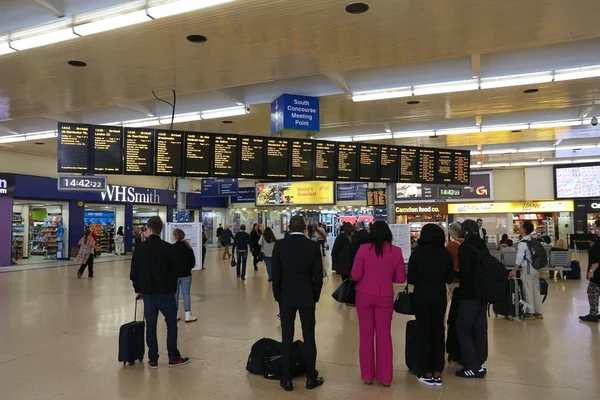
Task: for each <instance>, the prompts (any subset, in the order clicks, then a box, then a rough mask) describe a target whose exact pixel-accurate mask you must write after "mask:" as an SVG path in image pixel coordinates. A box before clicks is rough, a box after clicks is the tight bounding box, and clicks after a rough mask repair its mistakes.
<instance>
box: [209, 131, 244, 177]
mask: <svg viewBox="0 0 600 400" xmlns="http://www.w3.org/2000/svg"><path fill="white" fill-rule="evenodd" d="M238 137H239V136H237V135H220V134H215V138H214V146H213V160H214V161H213V176H214V177H216V178H237V177H238V150H239V144H238Z"/></svg>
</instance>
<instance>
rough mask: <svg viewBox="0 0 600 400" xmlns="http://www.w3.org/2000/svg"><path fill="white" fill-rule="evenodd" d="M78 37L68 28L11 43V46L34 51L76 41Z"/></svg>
mask: <svg viewBox="0 0 600 400" xmlns="http://www.w3.org/2000/svg"><path fill="white" fill-rule="evenodd" d="M76 37H78V36H77V35H76V34H75V33H73V29H72V28H67V29H61V30H58V31H54V32H49V33H44V34H41V35H36V36H31V37H28V38H25V39H19V40H15V41H11V42H10V46H11V47H12V48H14V49H16V50H27V49H33V48H34V47H41V46H46V45H49V44H54V43H59V42H64V41H66V40H71V39H75V38H76Z"/></svg>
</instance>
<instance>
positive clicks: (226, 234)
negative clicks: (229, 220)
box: [221, 225, 233, 260]
mask: <svg viewBox="0 0 600 400" xmlns="http://www.w3.org/2000/svg"><path fill="white" fill-rule="evenodd" d="M231 228H232V226H231V225H227V228H225V230H224V231H223V233H221V245H222V246H223V247H224V248H225V249H224V250H223V260H228V259H230V258H231V253H230V252H229V247H230V246H231V243H232V242H233V232H232V231H231Z"/></svg>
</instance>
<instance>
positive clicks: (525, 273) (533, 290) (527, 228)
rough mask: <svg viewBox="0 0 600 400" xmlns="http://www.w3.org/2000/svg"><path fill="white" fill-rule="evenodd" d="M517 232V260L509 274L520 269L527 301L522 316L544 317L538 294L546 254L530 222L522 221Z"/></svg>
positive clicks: (513, 273)
mask: <svg viewBox="0 0 600 400" xmlns="http://www.w3.org/2000/svg"><path fill="white" fill-rule="evenodd" d="M519 233H520V234H521V237H522V239H521V241H520V242H519V245H518V248H517V260H516V262H515V267H514V268H513V270H512V271H511V272H510V276H511V277H514V276H516V275H517V271H519V270H521V281H522V282H523V292H524V296H523V297H524V301H525V303H527V305H526V306H525V307H526V311H525V316H524V318H525V319H527V320H535V319H544V315H543V314H542V296H541V294H540V269H542V268H544V267H546V265H547V263H548V256H547V254H546V250H545V249H544V247H543V246H542V244H541V243H540V242H539V240H537V239H536V237H535V236H536V232H535V230H534V228H533V224H532V223H531V222H529V221H526V222H523V224H522V225H521V228H520V229H519Z"/></svg>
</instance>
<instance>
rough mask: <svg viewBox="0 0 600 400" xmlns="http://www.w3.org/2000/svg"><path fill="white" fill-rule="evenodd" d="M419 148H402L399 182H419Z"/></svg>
mask: <svg viewBox="0 0 600 400" xmlns="http://www.w3.org/2000/svg"><path fill="white" fill-rule="evenodd" d="M417 150H418V148H417V147H404V146H402V147H400V177H399V179H398V181H399V182H411V183H415V182H417V178H418V176H419V155H418V154H417Z"/></svg>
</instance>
